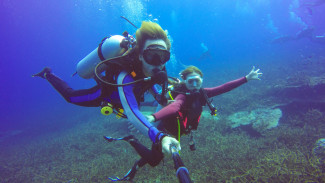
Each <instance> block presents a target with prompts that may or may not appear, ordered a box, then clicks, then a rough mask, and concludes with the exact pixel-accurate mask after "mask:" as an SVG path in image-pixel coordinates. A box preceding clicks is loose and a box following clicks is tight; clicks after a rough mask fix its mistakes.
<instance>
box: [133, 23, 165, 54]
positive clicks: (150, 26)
mask: <svg viewBox="0 0 325 183" xmlns="http://www.w3.org/2000/svg"><path fill="white" fill-rule="evenodd" d="M135 36H136V39H137V46H136V49H137V51H138V53H139V51H141V50H142V49H143V47H144V44H145V42H146V41H147V40H150V39H162V40H163V41H165V43H166V45H167V50H168V51H169V50H170V46H171V45H170V41H169V39H168V38H167V34H166V32H165V31H164V30H163V29H162V28H161V27H160V25H159V24H157V23H154V22H146V21H143V22H142V24H141V27H140V28H139V29H138V30H137V32H136V33H135Z"/></svg>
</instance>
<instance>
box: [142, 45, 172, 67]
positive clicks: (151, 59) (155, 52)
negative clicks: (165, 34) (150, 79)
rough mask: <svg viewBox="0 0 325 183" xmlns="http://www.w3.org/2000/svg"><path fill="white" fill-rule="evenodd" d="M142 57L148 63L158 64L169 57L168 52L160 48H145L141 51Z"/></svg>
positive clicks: (161, 63) (164, 61)
mask: <svg viewBox="0 0 325 183" xmlns="http://www.w3.org/2000/svg"><path fill="white" fill-rule="evenodd" d="M143 58H144V60H145V61H146V62H147V63H148V64H150V65H154V66H159V65H163V64H164V63H166V62H167V61H168V60H169V59H170V52H169V51H167V50H162V49H146V50H144V51H143Z"/></svg>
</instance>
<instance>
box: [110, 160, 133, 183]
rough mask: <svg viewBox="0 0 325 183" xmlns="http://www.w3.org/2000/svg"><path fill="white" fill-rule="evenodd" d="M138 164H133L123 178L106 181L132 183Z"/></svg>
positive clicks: (112, 178) (111, 178)
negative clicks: (128, 182) (130, 182)
mask: <svg viewBox="0 0 325 183" xmlns="http://www.w3.org/2000/svg"><path fill="white" fill-rule="evenodd" d="M138 162H139V161H136V162H135V164H134V165H133V167H132V168H131V169H130V170H129V171H128V173H126V174H125V175H124V177H123V178H119V177H115V178H114V177H108V179H109V180H110V181H112V182H115V181H132V180H133V178H134V176H135V174H136V173H137V169H138Z"/></svg>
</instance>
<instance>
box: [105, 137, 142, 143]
mask: <svg viewBox="0 0 325 183" xmlns="http://www.w3.org/2000/svg"><path fill="white" fill-rule="evenodd" d="M103 137H104V139H105V140H106V141H107V142H113V141H118V140H125V141H127V142H131V141H135V140H137V139H136V138H135V137H134V136H133V135H129V136H126V137H122V138H113V137H109V136H103Z"/></svg>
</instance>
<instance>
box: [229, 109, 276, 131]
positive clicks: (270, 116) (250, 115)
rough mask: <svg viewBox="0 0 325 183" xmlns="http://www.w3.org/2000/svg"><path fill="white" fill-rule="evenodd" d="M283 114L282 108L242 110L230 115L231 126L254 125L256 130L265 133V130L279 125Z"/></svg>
mask: <svg viewBox="0 0 325 183" xmlns="http://www.w3.org/2000/svg"><path fill="white" fill-rule="evenodd" d="M281 116H282V111H281V110H280V109H278V108H277V109H268V108H261V109H255V110H252V111H250V112H249V111H240V112H237V113H234V114H232V115H230V116H229V117H228V120H229V125H230V126H231V128H236V127H239V126H241V125H252V128H253V129H255V130H256V131H258V132H260V133H263V132H264V131H265V130H268V129H271V128H274V127H276V126H278V123H279V119H280V118H281Z"/></svg>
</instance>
